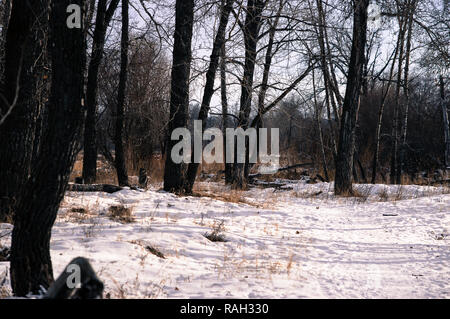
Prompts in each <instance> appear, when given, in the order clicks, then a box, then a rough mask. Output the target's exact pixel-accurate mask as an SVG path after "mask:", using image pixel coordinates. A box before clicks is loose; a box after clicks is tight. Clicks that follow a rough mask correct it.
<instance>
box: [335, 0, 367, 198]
mask: <svg viewBox="0 0 450 319" xmlns="http://www.w3.org/2000/svg"><path fill="white" fill-rule="evenodd" d="M368 6H369V0H359V1H354V5H353V9H354V13H353V40H352V53H351V57H350V66H349V70H348V75H347V88H346V92H345V97H344V104H343V108H342V117H341V126H340V133H339V146H338V152H337V156H336V176H335V185H334V191H335V194H336V195H346V194H352V193H353V187H352V169H353V153H354V149H355V127H356V121H357V118H358V110H359V102H360V101H359V99H360V94H361V86H362V81H363V66H364V62H365V60H364V59H365V57H364V53H365V46H366V32H367V9H368Z"/></svg>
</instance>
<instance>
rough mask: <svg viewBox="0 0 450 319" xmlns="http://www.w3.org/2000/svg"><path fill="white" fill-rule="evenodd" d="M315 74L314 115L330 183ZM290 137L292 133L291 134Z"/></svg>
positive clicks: (323, 163) (325, 171)
mask: <svg viewBox="0 0 450 319" xmlns="http://www.w3.org/2000/svg"><path fill="white" fill-rule="evenodd" d="M312 74H313V94H314V115H315V119H316V123H317V131H318V132H319V143H320V150H321V154H322V167H323V172H324V174H325V180H326V181H327V182H328V181H329V180H330V178H329V176H328V168H327V156H326V154H325V146H324V143H323V133H322V125H321V123H320V122H321V120H322V119H321V115H322V108H321V107H320V108H319V104H318V103H317V92H316V81H315V72H314V70H313V71H312ZM289 135H290V133H289Z"/></svg>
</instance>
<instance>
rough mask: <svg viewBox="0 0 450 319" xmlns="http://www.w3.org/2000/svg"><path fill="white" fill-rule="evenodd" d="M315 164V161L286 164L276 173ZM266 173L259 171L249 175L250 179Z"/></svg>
mask: <svg viewBox="0 0 450 319" xmlns="http://www.w3.org/2000/svg"><path fill="white" fill-rule="evenodd" d="M313 165H314V163H303V164H295V165H291V166H286V167H282V168H279V169H278V170H277V171H276V173H278V172H284V171H289V170H291V169H296V168H299V167H305V166H313ZM264 175H266V174H261V173H258V174H250V175H249V176H248V177H249V179H253V178H257V177H261V176H264Z"/></svg>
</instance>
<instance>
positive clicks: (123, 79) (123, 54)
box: [114, 0, 128, 186]
mask: <svg viewBox="0 0 450 319" xmlns="http://www.w3.org/2000/svg"><path fill="white" fill-rule="evenodd" d="M127 68H128V0H122V39H121V48H120V75H119V88H118V95H117V110H116V129H115V132H114V133H115V134H114V146H115V159H114V164H115V167H116V171H117V179H118V181H119V186H126V185H128V174H127V167H126V165H125V155H124V146H123V122H124V105H125V90H126V86H127V74H128V69H127Z"/></svg>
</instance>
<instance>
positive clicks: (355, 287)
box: [0, 182, 450, 298]
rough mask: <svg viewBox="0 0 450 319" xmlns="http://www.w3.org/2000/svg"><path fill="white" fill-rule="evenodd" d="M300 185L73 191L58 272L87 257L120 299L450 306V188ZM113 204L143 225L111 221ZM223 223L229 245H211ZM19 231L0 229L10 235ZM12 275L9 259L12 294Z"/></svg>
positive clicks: (56, 255)
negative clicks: (185, 192) (348, 189)
mask: <svg viewBox="0 0 450 319" xmlns="http://www.w3.org/2000/svg"><path fill="white" fill-rule="evenodd" d="M290 186H291V187H292V190H275V189H273V188H266V189H260V188H257V189H256V188H255V189H251V190H250V191H247V192H233V191H230V190H229V189H228V188H226V187H225V186H222V185H221V184H218V183H199V185H198V191H199V192H201V193H202V194H203V195H204V196H202V197H178V196H175V195H172V194H168V193H164V192H161V191H158V190H157V188H153V189H151V190H148V191H146V192H139V191H133V190H123V191H121V192H117V193H115V194H106V193H74V192H68V193H67V194H66V197H65V200H64V202H63V204H62V207H61V209H60V213H59V216H58V219H57V222H56V224H55V226H54V228H53V236H52V241H51V254H52V260H53V265H54V270H55V276H57V275H59V273H60V272H61V271H62V270H63V269H64V267H65V266H66V264H67V263H68V262H69V261H70V260H71V259H72V258H74V257H77V256H84V257H87V258H89V259H90V260H91V262H92V265H93V267H94V269H95V270H96V271H97V272H98V275H99V277H100V278H101V279H102V280H103V281H104V283H105V294H106V295H107V296H109V297H111V298H450V194H449V192H448V189H447V190H446V189H443V188H432V187H420V186H400V187H397V186H385V185H375V186H372V185H357V189H358V192H359V194H360V195H359V196H358V197H356V198H336V197H334V196H333V195H332V189H333V188H332V184H328V183H319V184H313V185H310V184H305V183H304V182H295V183H292V184H291V185H290ZM112 205H124V206H125V207H129V208H131V209H132V214H133V216H134V218H135V221H134V222H132V223H120V222H116V221H113V220H111V219H110V218H109V217H108V208H109V207H110V206H112ZM76 208H83V209H84V211H83V212H81V213H79V212H73V211H72V210H73V209H76ZM221 225H222V229H221V230H222V231H223V236H224V237H225V239H226V240H227V241H226V242H212V241H210V240H208V239H207V238H205V236H204V235H205V233H211V231H212V229H213V228H216V229H218V228H220V226H221ZM10 229H11V226H10V225H8V224H0V237H1V234H5V233H7V232H8V231H9V230H10ZM9 241H10V238H9V236H5V237H3V238H0V245H4V246H5V245H6V246H8V245H9ZM152 252H153V253H152ZM155 252H160V253H162V255H163V256H164V257H165V258H161V255H160V256H159V257H158V256H156V255H155V254H154V253H155ZM8 267H9V265H8V263H6V262H0V285H1V283H2V278H3V288H0V289H3V295H5V294H7V293H8V291H7V288H6V287H8V285H9V278H8Z"/></svg>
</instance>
